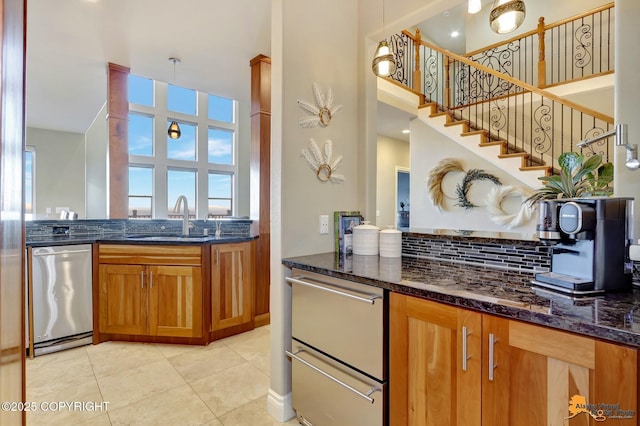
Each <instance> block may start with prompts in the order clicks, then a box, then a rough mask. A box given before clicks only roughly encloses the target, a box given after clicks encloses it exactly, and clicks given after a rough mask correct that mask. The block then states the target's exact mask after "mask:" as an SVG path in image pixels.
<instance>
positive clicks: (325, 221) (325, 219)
mask: <svg viewBox="0 0 640 426" xmlns="http://www.w3.org/2000/svg"><path fill="white" fill-rule="evenodd" d="M320 233H321V234H328V233H329V216H328V215H326V214H322V215H320Z"/></svg>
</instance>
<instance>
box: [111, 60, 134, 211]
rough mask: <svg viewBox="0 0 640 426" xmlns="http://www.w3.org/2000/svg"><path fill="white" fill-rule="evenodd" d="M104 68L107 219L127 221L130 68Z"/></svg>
mask: <svg viewBox="0 0 640 426" xmlns="http://www.w3.org/2000/svg"><path fill="white" fill-rule="evenodd" d="M107 68H108V78H107V114H108V118H107V121H108V128H109V166H108V167H109V218H110V219H126V218H127V216H128V206H129V146H128V144H129V102H128V99H127V87H128V78H129V68H127V67H123V66H122V65H117V64H112V63H109V65H108V67H107Z"/></svg>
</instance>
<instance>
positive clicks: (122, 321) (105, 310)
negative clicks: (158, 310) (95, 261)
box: [98, 265, 147, 335]
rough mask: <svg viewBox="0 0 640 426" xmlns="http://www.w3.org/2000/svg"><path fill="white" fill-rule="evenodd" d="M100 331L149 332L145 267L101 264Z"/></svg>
mask: <svg viewBox="0 0 640 426" xmlns="http://www.w3.org/2000/svg"><path fill="white" fill-rule="evenodd" d="M98 273H99V284H98V291H99V293H100V294H99V297H98V300H99V307H98V309H99V314H98V315H99V331H100V332H101V333H113V334H134V335H143V334H147V287H146V286H145V281H144V273H145V267H144V266H140V265H100V267H99V272H98Z"/></svg>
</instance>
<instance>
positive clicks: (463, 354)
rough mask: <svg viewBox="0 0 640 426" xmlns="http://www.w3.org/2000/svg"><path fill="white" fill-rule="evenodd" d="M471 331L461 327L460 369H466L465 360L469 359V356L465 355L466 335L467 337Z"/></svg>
mask: <svg viewBox="0 0 640 426" xmlns="http://www.w3.org/2000/svg"><path fill="white" fill-rule="evenodd" d="M470 335H471V333H469V331H467V327H466V326H463V327H462V371H467V361H469V360H470V359H471V357H470V356H468V355H467V337H469V336H470Z"/></svg>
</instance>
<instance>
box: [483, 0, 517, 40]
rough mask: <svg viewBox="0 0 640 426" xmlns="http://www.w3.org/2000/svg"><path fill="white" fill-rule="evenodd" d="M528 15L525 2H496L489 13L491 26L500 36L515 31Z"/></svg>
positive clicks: (513, 0) (507, 0) (512, 0)
mask: <svg viewBox="0 0 640 426" xmlns="http://www.w3.org/2000/svg"><path fill="white" fill-rule="evenodd" d="M525 15H526V7H525V5H524V0H495V1H494V2H493V6H492V7H491V12H490V13H489V26H490V27H491V29H492V30H493V31H494V32H496V33H498V34H506V33H510V32H511V31H515V29H516V28H518V27H519V26H520V25H522V22H523V21H524V17H525Z"/></svg>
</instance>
